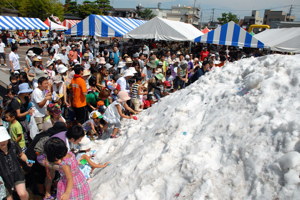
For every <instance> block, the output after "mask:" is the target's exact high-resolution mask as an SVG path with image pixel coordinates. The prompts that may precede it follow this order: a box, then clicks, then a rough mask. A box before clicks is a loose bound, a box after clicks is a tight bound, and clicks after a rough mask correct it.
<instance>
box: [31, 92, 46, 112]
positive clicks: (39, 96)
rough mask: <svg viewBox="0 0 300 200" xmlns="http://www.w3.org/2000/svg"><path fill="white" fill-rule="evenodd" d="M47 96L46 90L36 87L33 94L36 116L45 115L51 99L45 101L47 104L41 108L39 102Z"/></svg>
mask: <svg viewBox="0 0 300 200" xmlns="http://www.w3.org/2000/svg"><path fill="white" fill-rule="evenodd" d="M45 97H46V94H45V91H42V90H40V89H39V88H35V89H34V90H33V92H32V94H31V100H32V103H33V105H34V116H35V117H45V115H46V111H47V105H48V104H49V101H47V102H46V103H45V105H44V106H43V107H42V108H40V107H39V105H38V103H41V102H42V101H44V99H45Z"/></svg>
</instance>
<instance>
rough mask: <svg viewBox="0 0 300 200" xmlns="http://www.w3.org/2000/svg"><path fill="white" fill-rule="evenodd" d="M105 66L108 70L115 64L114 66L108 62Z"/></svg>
mask: <svg viewBox="0 0 300 200" xmlns="http://www.w3.org/2000/svg"><path fill="white" fill-rule="evenodd" d="M105 67H106V69H107V70H109V69H110V68H112V67H113V66H112V65H111V64H109V63H106V64H105Z"/></svg>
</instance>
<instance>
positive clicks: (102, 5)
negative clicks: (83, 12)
mask: <svg viewBox="0 0 300 200" xmlns="http://www.w3.org/2000/svg"><path fill="white" fill-rule="evenodd" d="M95 3H96V4H97V5H98V9H101V10H102V13H103V14H105V15H106V14H108V11H110V10H111V9H112V7H111V5H110V1H109V0H96V1H95Z"/></svg>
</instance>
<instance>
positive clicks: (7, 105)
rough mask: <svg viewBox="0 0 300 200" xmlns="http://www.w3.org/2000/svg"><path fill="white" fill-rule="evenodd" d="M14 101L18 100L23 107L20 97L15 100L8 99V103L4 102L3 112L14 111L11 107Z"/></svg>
mask: <svg viewBox="0 0 300 200" xmlns="http://www.w3.org/2000/svg"><path fill="white" fill-rule="evenodd" d="M14 99H16V100H17V101H18V102H19V104H20V107H21V105H22V102H21V99H19V98H18V97H14V98H13V99H8V100H7V101H6V102H3V111H4V112H5V111H7V110H9V109H12V107H11V102H12V101H13V100H14ZM4 112H3V113H4Z"/></svg>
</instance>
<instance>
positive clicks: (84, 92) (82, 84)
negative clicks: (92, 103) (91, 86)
mask: <svg viewBox="0 0 300 200" xmlns="http://www.w3.org/2000/svg"><path fill="white" fill-rule="evenodd" d="M79 87H81V90H82V94H83V95H84V96H86V95H87V94H88V93H87V89H86V83H85V81H84V80H83V81H82V82H81V84H80V86H79Z"/></svg>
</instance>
